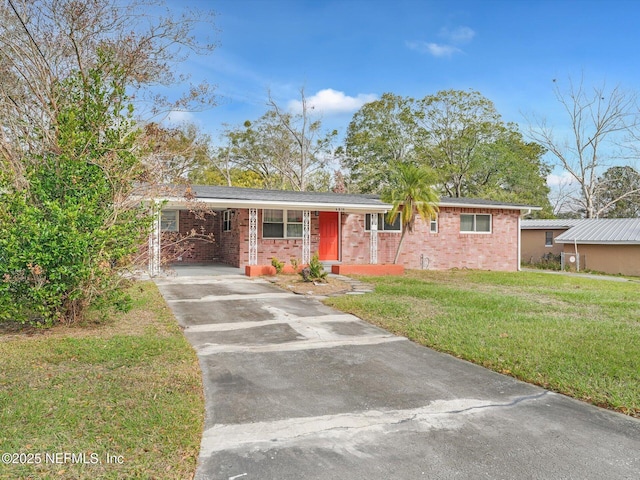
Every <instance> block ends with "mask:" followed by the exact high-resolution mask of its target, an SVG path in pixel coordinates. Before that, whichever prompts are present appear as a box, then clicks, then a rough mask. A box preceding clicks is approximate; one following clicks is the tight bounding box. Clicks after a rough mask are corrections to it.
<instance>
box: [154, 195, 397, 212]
mask: <svg viewBox="0 0 640 480" xmlns="http://www.w3.org/2000/svg"><path fill="white" fill-rule="evenodd" d="M163 200H164V201H166V203H165V204H164V208H171V207H182V208H188V206H189V202H187V201H185V200H184V199H181V198H175V197H174V198H165V199H163ZM193 204H194V205H197V204H204V205H206V206H207V207H210V208H214V209H215V208H221V209H222V208H259V209H263V208H274V209H280V210H285V209H288V210H318V211H322V212H346V213H386V212H387V211H388V210H391V208H392V205H387V204H382V205H367V204H352V203H312V202H286V201H276V200H274V201H264V200H260V201H256V200H236V199H223V198H197V199H195V200H194V201H193Z"/></svg>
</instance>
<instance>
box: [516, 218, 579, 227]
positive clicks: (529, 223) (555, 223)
mask: <svg viewBox="0 0 640 480" xmlns="http://www.w3.org/2000/svg"><path fill="white" fill-rule="evenodd" d="M584 221H589V220H585V219H583V218H565V219H559V220H558V219H545V220H522V222H521V223H520V228H522V229H523V230H559V229H568V228H571V227H575V226H576V225H578V224H579V223H580V222H584Z"/></svg>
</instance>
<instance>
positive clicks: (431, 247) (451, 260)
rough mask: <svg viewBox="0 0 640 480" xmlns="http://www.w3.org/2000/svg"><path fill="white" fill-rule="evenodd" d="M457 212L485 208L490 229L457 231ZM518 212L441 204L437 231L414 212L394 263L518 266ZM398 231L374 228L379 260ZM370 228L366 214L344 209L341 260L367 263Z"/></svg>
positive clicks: (387, 259)
mask: <svg viewBox="0 0 640 480" xmlns="http://www.w3.org/2000/svg"><path fill="white" fill-rule="evenodd" d="M461 213H489V214H491V215H492V219H491V223H492V232H491V233H490V234H482V233H461V232H460V214H461ZM518 216H519V212H518V211H517V210H516V211H513V210H491V209H464V208H452V207H442V208H441V209H440V213H439V216H438V233H431V232H430V231H429V223H428V222H423V221H422V220H421V219H420V218H418V219H417V220H416V222H415V226H414V231H413V233H407V234H406V235H405V240H404V243H403V246H402V251H401V253H400V258H399V260H398V263H400V264H402V265H404V266H405V267H406V268H421V267H422V265H424V266H425V268H429V269H433V270H446V269H450V268H471V269H481V270H504V271H514V270H517V269H518V265H519V259H518ZM400 237H401V234H400V233H399V232H398V233H392V232H378V263H393V258H394V256H395V253H396V250H397V248H398V243H399V242H400ZM369 242H370V233H369V232H365V230H364V215H359V214H350V215H343V222H342V262H343V263H357V264H359V263H369V262H370V255H369Z"/></svg>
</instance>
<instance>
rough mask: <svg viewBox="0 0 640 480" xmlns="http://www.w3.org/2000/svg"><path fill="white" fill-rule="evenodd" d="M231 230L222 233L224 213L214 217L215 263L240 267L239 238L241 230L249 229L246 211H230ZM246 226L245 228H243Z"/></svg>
mask: <svg viewBox="0 0 640 480" xmlns="http://www.w3.org/2000/svg"><path fill="white" fill-rule="evenodd" d="M230 211H231V230H229V231H226V232H225V231H224V229H223V225H224V222H223V218H224V213H223V212H222V211H220V212H218V215H216V231H215V232H216V233H215V235H216V255H215V259H216V261H217V262H220V263H226V264H227V265H231V266H232V267H239V266H240V243H239V242H240V238H241V236H242V229H243V228H246V229H247V230H248V229H249V213H248V210H246V209H231V210H230ZM245 224H246V227H245Z"/></svg>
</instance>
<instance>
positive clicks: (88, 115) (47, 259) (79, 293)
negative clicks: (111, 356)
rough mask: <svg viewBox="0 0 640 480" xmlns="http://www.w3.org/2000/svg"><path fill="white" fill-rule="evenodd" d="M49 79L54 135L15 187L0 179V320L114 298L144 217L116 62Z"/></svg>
mask: <svg viewBox="0 0 640 480" xmlns="http://www.w3.org/2000/svg"><path fill="white" fill-rule="evenodd" d="M103 71H110V72H111V75H113V76H111V77H109V78H104V77H105V75H104V74H103V73H102V72H103ZM58 87H59V92H58V98H57V101H58V114H57V117H56V125H54V126H52V127H51V128H55V129H57V130H56V136H55V137H56V139H57V143H56V144H54V145H50V146H49V147H48V148H47V149H46V153H44V154H42V155H39V156H38V157H37V158H31V159H28V161H25V165H26V167H25V171H24V179H23V180H22V184H23V186H22V187H18V184H17V183H16V182H9V181H8V179H6V178H5V179H3V180H4V181H2V182H1V183H0V200H1V201H0V232H2V235H0V321H2V320H4V321H7V320H10V321H19V322H22V323H30V324H33V325H43V326H49V325H51V324H53V322H59V321H64V322H73V321H76V320H78V319H80V318H82V316H83V314H84V313H85V311H86V309H87V308H88V307H89V306H90V305H93V304H95V303H96V302H102V304H101V305H104V306H108V305H114V306H118V305H120V306H123V305H124V304H123V303H122V300H123V297H122V295H121V294H120V293H119V292H120V290H119V288H118V287H119V286H120V284H121V282H122V276H121V275H120V274H119V273H120V270H121V268H122V267H123V266H124V265H125V264H126V263H127V259H128V256H129V255H131V254H133V253H134V252H135V251H136V249H137V246H138V244H139V240H140V238H141V236H143V235H144V233H145V232H146V231H147V229H148V227H149V225H150V217H149V214H148V213H147V211H146V209H145V208H144V207H143V205H142V203H141V199H138V200H137V201H135V202H132V201H131V192H132V189H133V187H134V185H135V182H137V181H140V179H141V177H142V175H143V173H144V171H143V169H142V166H141V162H140V160H139V157H138V155H137V151H136V147H135V139H136V127H135V126H134V122H133V119H132V108H131V107H130V106H129V105H128V103H127V97H126V95H125V92H124V88H123V87H122V86H121V85H120V83H119V82H118V70H117V68H110V69H104V70H103V68H102V66H101V67H98V68H96V69H94V70H92V71H90V72H87V74H86V75H81V74H80V73H78V74H76V75H75V76H73V77H71V78H70V79H69V80H67V81H64V82H61V83H60V84H59V85H58Z"/></svg>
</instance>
